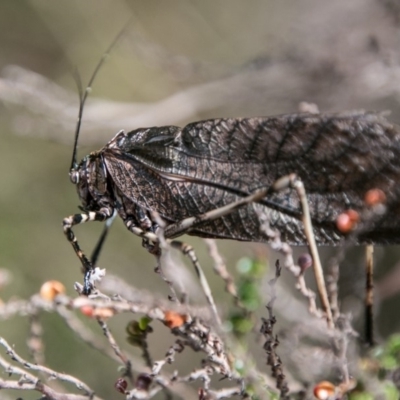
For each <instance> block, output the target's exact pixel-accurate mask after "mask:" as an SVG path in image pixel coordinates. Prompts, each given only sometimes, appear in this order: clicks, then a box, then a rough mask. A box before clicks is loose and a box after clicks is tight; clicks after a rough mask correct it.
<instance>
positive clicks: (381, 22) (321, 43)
mask: <svg viewBox="0 0 400 400" xmlns="http://www.w3.org/2000/svg"><path fill="white" fill-rule="evenodd" d="M129 19H131V22H130V24H129V26H128V27H127V28H126V31H125V33H124V35H123V36H122V37H121V39H120V40H119V41H118V43H117V45H116V47H115V48H114V49H113V50H112V52H111V54H110V57H109V59H108V60H107V62H106V63H105V65H104V66H103V67H102V69H101V71H100V73H99V75H98V77H97V78H96V81H95V83H94V85H93V90H92V93H91V95H90V97H89V100H88V102H87V106H86V108H85V111H84V116H83V125H82V131H81V146H80V148H79V158H81V157H83V156H84V155H86V154H88V153H89V152H90V151H92V150H95V149H98V148H101V147H102V146H104V145H105V143H107V141H108V140H109V139H111V138H112V137H113V136H114V134H115V133H116V132H117V131H119V130H120V129H124V130H126V131H129V130H132V129H135V128H138V127H141V126H152V125H164V124H177V125H179V124H185V123H187V122H191V121H195V120H198V119H204V118H212V117H225V116H226V117H227V116H233V117H239V116H242V117H243V116H256V115H258V116H260V115H273V114H279V113H293V112H296V111H297V110H298V106H299V103H300V102H302V101H307V102H312V103H316V104H317V105H318V107H319V108H320V110H321V111H346V110H354V109H367V110H374V111H386V110H389V111H391V115H390V117H389V119H390V120H391V121H393V122H398V123H399V122H400V50H399V49H400V30H399V26H400V6H399V5H398V3H397V1H390V0H381V1H379V0H353V1H351V2H349V1H347V0H336V1H335V2H320V1H318V0H303V1H296V2H292V1H285V0H283V1H279V2H277V1H274V0H271V1H269V0H268V1H267V0H249V1H246V2H243V1H239V0H230V1H229V2H226V1H219V0H217V1H216V0H212V1H210V0H203V1H201V2H196V1H190V0H182V1H179V0H176V1H169V0H168V1H165V0H158V1H156V0H149V1H146V2H143V1H133V0H129V1H116V0H113V1H102V2H98V1H96V0H86V1H84V2H82V1H79V0H76V1H73V0H68V1H67V0H60V1H57V2H49V1H45V0H43V1H41V0H35V1H26V0H25V1H22V0H21V1H18V2H16V1H2V2H1V3H0V48H1V52H0V116H1V119H0V124H1V125H0V183H1V189H0V268H3V269H6V270H8V271H9V273H10V274H11V279H12V281H11V283H10V284H9V285H8V286H5V287H4V288H2V290H1V292H0V295H1V298H2V299H3V301H7V300H9V299H10V298H29V296H31V295H32V294H34V293H36V292H37V291H38V290H39V288H40V286H41V284H42V283H43V282H44V281H46V280H49V279H57V280H60V281H61V282H63V283H64V284H65V285H66V287H67V288H68V289H67V290H68V293H69V294H70V295H73V283H74V282H75V281H81V274H80V270H79V262H78V260H77V258H76V256H75V254H74V252H73V250H72V249H71V246H70V245H69V244H68V242H67V241H66V239H65V238H64V235H63V232H62V228H61V221H62V219H63V218H64V217H66V216H68V215H71V214H73V213H75V212H78V208H77V206H78V205H79V199H78V197H77V194H76V190H75V188H74V187H73V185H71V184H70V182H69V178H68V170H69V166H70V161H71V153H72V140H73V134H74V129H75V122H76V117H77V113H78V106H79V102H78V90H77V87H76V84H75V82H74V79H73V77H72V75H73V71H75V70H77V71H78V72H79V75H80V77H81V79H82V82H83V85H84V86H85V83H86V82H87V81H88V80H89V78H90V76H91V74H92V72H93V70H94V68H95V66H96V64H97V63H98V61H99V59H100V57H101V56H102V54H103V53H104V51H105V50H106V49H107V47H108V46H109V44H110V43H111V42H112V41H113V40H114V38H115V37H116V36H117V34H118V33H119V32H120V30H121V29H122V27H123V26H124V25H125V24H126V23H127V21H128V20H129ZM101 228H102V226H101V225H100V224H97V223H93V224H86V225H84V226H79V227H78V228H76V230H75V233H76V235H77V237H78V240H79V242H80V243H81V245H82V247H83V248H84V249H85V250H86V251H87V252H88V253H90V251H91V249H92V248H93V246H94V244H95V243H96V240H97V238H98V236H99V234H100V232H101ZM186 239H187V241H188V242H190V243H191V244H193V245H194V247H195V248H196V250H197V252H198V256H199V258H200V260H201V261H202V263H203V265H204V268H205V270H206V273H207V275H208V276H209V279H210V282H211V285H212V288H213V289H214V291H215V293H216V297H217V301H218V302H219V303H220V304H222V306H223V307H226V308H227V307H228V306H229V304H230V303H229V304H228V302H230V300H229V298H228V297H227V296H226V295H225V294H224V293H223V283H222V282H221V281H220V280H219V279H216V278H215V276H214V274H213V272H212V270H211V265H210V259H209V257H208V255H207V251H206V248H205V245H204V243H203V242H202V241H201V240H198V239H195V238H185V240H186ZM219 245H220V250H221V253H222V254H223V255H224V256H225V257H226V262H227V264H228V266H229V268H230V270H231V271H232V273H234V274H235V265H236V263H237V261H238V260H239V259H240V258H241V257H243V256H249V255H250V256H251V255H252V254H253V253H254V252H255V251H256V252H260V251H262V252H264V253H265V254H266V256H267V258H268V257H269V258H270V259H271V260H274V259H275V258H276V257H277V256H276V255H273V254H270V253H269V251H268V249H267V248H265V246H263V247H262V250H260V248H259V247H257V245H255V244H243V243H233V242H227V241H226V242H221V243H220V244H219ZM303 251H304V249H295V253H296V254H300V253H301V252H303ZM336 254H337V250H336V249H322V255H323V260H324V262H326V263H328V262H329V260H330V259H331V257H333V256H334V255H336ZM399 256H400V252H399V249H398V248H396V247H385V248H377V249H376V277H377V289H378V294H377V296H378V299H377V300H378V301H377V306H376V318H377V335H378V338H385V337H386V336H387V335H389V334H390V333H393V332H395V331H397V330H398V329H399V327H400V320H399V318H398V312H397V311H396V310H398V307H399V300H400V297H399V295H398V292H399V290H400V279H397V278H395V276H396V275H393V274H396V271H397V269H396V266H395V264H396V261H397V260H398V259H399ZM363 257H364V255H363V250H362V249H348V250H347V251H346V253H345V254H344V255H342V256H341V258H340V272H341V278H340V296H341V301H342V305H343V307H344V309H345V310H346V311H350V312H352V313H353V314H354V318H355V325H356V326H357V328H359V329H360V330H361V329H362V326H363V325H362V316H363V314H362V313H363V311H362V301H363V296H364V294H363V287H364V270H363V268H364V261H363ZM99 265H100V266H101V267H103V268H107V271H108V272H112V273H113V274H116V275H119V276H120V277H123V278H124V280H125V281H126V282H128V283H130V284H132V285H135V286H137V287H139V288H143V289H148V290H151V291H152V292H153V293H155V292H159V293H160V295H161V296H164V297H165V295H166V294H167V293H168V290H167V287H166V285H165V284H164V283H163V282H162V281H161V279H160V277H159V276H158V275H156V274H154V272H153V270H154V267H155V260H154V258H153V257H152V256H150V255H149V254H148V253H147V252H146V250H145V249H143V248H142V247H141V241H140V240H139V239H138V238H136V237H134V236H133V235H131V234H129V233H128V232H127V231H126V229H125V227H124V226H123V224H122V222H121V221H119V220H117V221H116V223H115V224H114V226H113V228H112V232H111V234H110V237H109V240H108V241H107V243H106V245H105V248H104V251H103V253H102V256H101V259H100V262H99ZM398 275H399V276H400V273H399V274H398ZM309 278H310V285H313V279H312V276H311V275H310V277H309ZM284 281H285V282H284ZM284 281H282V285H283V286H285V285H286V286H287V291H286V292H283V294H282V295H281V297H279V300H280V302H279V305H277V307H278V309H279V310H280V311H281V312H284V311H285V310H286V311H287V310H290V309H291V305H292V303H294V302H297V303H298V302H299V299H298V298H297V299H296V296H297V295H296V294H292V293H291V289H290V287H292V286H293V279H292V278H291V277H290V276H285V277H284ZM194 292H196V291H195V290H194ZM297 297H298V296H297ZM195 299H196V301H200V302H203V301H204V300H203V299H202V295H201V293H200V292H199V294H198V295H197V297H196V294H195ZM224 302H226V304H224ZM297 303H296V304H297ZM303 307H305V305H304V304H303ZM293 314H295V313H293V312H292V313H288V315H286V316H285V317H283V319H284V320H285V321H286V324H287V326H290V324H291V323H292V322H293V321H294V320H295V318H296V316H295V315H293ZM124 318H125V319H124ZM126 322H127V318H126V317H121V318H120V319H118V318H116V319H115V322H113V323H114V325H113V326H112V329H113V330H114V333H115V335H116V336H117V338H118V339H119V340H121V341H123V340H124V336H125V334H124V325H125V324H126ZM87 324H88V325H91V327H92V328H93V329H95V330H96V329H98V327H97V326H96V324H95V323H94V322H93V321H89V322H87ZM43 325H44V328H45V333H44V338H45V342H46V345H47V349H46V355H47V363H48V364H49V365H50V366H51V367H52V368H54V369H56V370H62V371H64V372H68V373H71V374H76V375H77V376H79V377H80V378H81V379H82V380H83V381H85V382H87V383H88V384H89V385H91V386H92V387H95V389H96V392H97V393H98V394H99V395H101V396H103V397H104V398H111V397H113V396H114V394H115V391H114V389H113V387H112V385H113V382H114V379H113V378H114V377H117V376H118V372H117V365H110V364H111V363H110V362H109V360H108V359H105V358H104V357H103V356H102V355H100V354H98V353H96V352H95V351H94V350H91V349H88V348H87V347H86V346H85V345H83V344H82V343H81V342H80V341H79V340H78V339H76V337H74V335H73V334H72V333H71V332H70V331H69V330H67V329H66V328H65V325H64V323H63V321H61V320H60V318H59V317H57V316H56V315H44V322H43ZM158 328H159V329H158V330H157V332H156V333H155V334H154V339H152V340H153V341H154V342H153V345H154V348H153V349H154V352H155V354H156V355H157V352H159V356H160V357H162V356H163V352H164V350H165V348H166V347H167V345H168V343H172V342H173V338H172V337H168V335H165V332H166V331H165V329H166V328H163V327H161V326H159V327H158ZM27 329H28V323H27V321H26V320H25V319H23V318H14V319H11V320H7V321H4V322H3V321H1V322H0V334H1V335H3V336H4V337H5V338H7V339H8V340H10V342H11V343H12V344H14V345H15V348H16V349H19V350H20V352H21V354H24V351H23V349H24V342H25V340H26V337H27ZM61 346H62V347H61ZM66 350H68V351H67V352H66ZM133 351H134V350H133ZM25 355H26V353H25ZM156 358H157V357H156ZM94 363H96V364H94ZM92 365H96V368H92V367H91V366H92ZM178 365H179V364H178ZM182 365H184V363H183V364H182ZM110 376H111V377H113V378H112V379H111V378H109V377H110ZM15 396H16V394H14V397H15ZM30 396H31V397H30ZM14 397H11V398H14ZM37 397H38V396H35V395H33V394H26V396H24V399H31V398H32V399H33V398H37Z"/></svg>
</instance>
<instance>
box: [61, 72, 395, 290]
mask: <svg viewBox="0 0 400 400" xmlns="http://www.w3.org/2000/svg"><path fill="white" fill-rule="evenodd" d="M99 65H101V64H99ZM99 65H98V67H97V68H96V72H97V70H98V68H99ZM94 76H95V74H94V75H93V77H92V79H91V81H90V84H89V87H90V86H91V83H92V82H93V79H94ZM87 93H88V90H87V91H86V93H85V94H84V95H83V96H82V97H81V98H82V99H81V105H80V112H79V119H78V125H77V129H76V135H75V145H74V151H73V158H72V164H71V169H70V179H71V182H72V183H73V184H75V185H76V186H77V190H78V194H79V198H80V201H81V204H82V207H81V208H82V210H83V212H82V213H79V214H75V215H71V216H70V217H68V218H65V219H64V221H63V227H64V232H65V234H66V237H67V239H68V241H69V242H70V243H71V244H72V246H73V248H74V250H75V252H76V254H77V255H78V257H79V259H80V261H81V263H82V265H83V268H84V271H85V280H84V288H83V293H84V294H89V293H90V291H91V290H92V283H91V282H90V274H91V272H92V270H93V265H92V263H91V262H90V261H89V259H88V258H87V257H86V256H85V254H84V253H83V252H82V250H81V249H80V246H79V244H78V241H77V239H76V237H75V235H74V233H73V231H72V227H73V226H74V225H77V224H80V223H84V222H87V221H105V220H108V219H110V218H111V217H112V216H113V214H114V212H117V213H118V215H119V216H120V217H121V218H122V220H123V222H124V224H125V226H126V227H127V228H128V230H130V231H131V232H133V233H134V234H136V235H138V236H141V237H142V238H143V239H144V243H145V244H146V245H147V247H148V248H149V249H150V250H152V251H154V249H155V247H154V245H153V244H156V243H157V236H156V232H157V229H158V228H159V226H158V223H157V220H156V219H155V218H154V215H153V213H152V211H156V212H157V213H158V215H159V216H161V218H162V219H163V220H164V221H165V222H166V228H165V237H166V238H175V237H177V236H179V235H180V234H182V233H188V234H190V235H195V236H200V237H208V238H225V239H235V240H243V241H257V242H266V241H268V237H267V236H266V235H265V233H263V231H262V229H260V218H259V213H260V212H262V213H264V214H265V216H266V217H267V219H268V221H269V224H270V226H271V227H272V228H275V229H277V230H279V231H280V232H281V235H282V238H283V240H285V241H287V242H288V243H291V244H295V245H300V244H304V243H305V236H304V233H303V227H302V222H301V215H302V210H301V205H300V201H299V198H298V195H297V194H296V192H295V190H294V189H292V188H290V187H289V188H287V189H285V190H282V191H274V190H272V188H273V184H274V182H276V181H277V180H278V179H279V178H281V177H283V176H285V175H288V174H292V173H294V174H296V175H297V176H298V177H299V178H300V179H301V180H302V181H303V183H304V186H305V188H306V191H307V198H308V202H309V207H310V215H311V219H312V223H313V227H314V234H315V238H316V242H317V243H318V244H320V245H337V244H339V243H340V241H341V240H342V239H343V234H342V233H341V232H340V231H339V230H338V229H337V227H336V219H337V217H338V215H340V214H341V213H342V212H343V211H344V210H347V209H353V210H362V209H363V207H365V204H364V201H363V198H364V195H365V193H366V192H367V191H368V190H369V189H372V188H378V189H380V190H382V191H383V192H384V193H385V194H386V197H387V203H386V206H387V212H386V213H385V214H384V215H383V216H381V217H380V218H379V219H377V220H374V221H370V222H369V223H368V224H367V225H366V227H365V229H363V230H361V231H360V234H359V235H358V237H357V238H356V241H357V242H373V243H396V242H399V241H400V231H399V221H398V219H399V216H400V201H399V199H400V193H399V191H400V188H399V185H398V184H397V181H398V177H399V176H400V129H399V127H398V126H396V125H394V124H392V123H390V122H389V121H388V120H387V119H386V118H385V117H383V116H382V115H380V114H376V113H365V112H354V113H343V114H288V115H280V116H273V117H259V118H220V119H210V120H205V121H199V122H194V123H191V124H188V125H186V126H185V127H183V128H180V127H177V126H163V127H150V128H139V129H135V130H133V131H131V132H128V133H125V132H124V131H120V132H118V133H117V134H116V135H115V136H114V137H113V138H112V139H111V140H110V141H109V142H108V143H107V144H106V145H105V146H104V147H103V148H102V149H100V150H98V151H95V152H92V153H90V154H89V155H88V156H86V157H85V158H84V159H83V160H82V161H81V162H80V163H79V164H78V163H77V162H76V148H77V143H78V137H79V128H80V121H81V119H82V112H83V105H84V103H85V100H86V97H87ZM263 190H264V191H263ZM254 193H261V195H260V196H258V198H256V200H257V201H253V202H243V204H242V203H241V204H240V206H239V205H238V204H237V202H238V201H240V200H241V199H244V198H247V196H250V195H252V194H254Z"/></svg>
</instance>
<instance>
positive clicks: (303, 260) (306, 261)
mask: <svg viewBox="0 0 400 400" xmlns="http://www.w3.org/2000/svg"><path fill="white" fill-rule="evenodd" d="M297 264H298V265H299V267H300V269H301V272H302V273H303V272H304V271H305V270H306V269H308V268H310V267H311V266H312V264H313V259H312V257H311V255H310V254H308V253H304V254H301V255H300V256H299V258H298V259H297Z"/></svg>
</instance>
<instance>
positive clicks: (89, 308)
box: [80, 305, 94, 318]
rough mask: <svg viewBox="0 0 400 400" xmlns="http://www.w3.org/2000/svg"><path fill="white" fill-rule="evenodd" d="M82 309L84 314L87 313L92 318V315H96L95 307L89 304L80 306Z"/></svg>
mask: <svg viewBox="0 0 400 400" xmlns="http://www.w3.org/2000/svg"><path fill="white" fill-rule="evenodd" d="M80 310H81V313H82V314H83V315H86V316H87V317H89V318H92V317H93V316H94V308H93V307H92V306H89V305H87V306H82V307H81V308H80Z"/></svg>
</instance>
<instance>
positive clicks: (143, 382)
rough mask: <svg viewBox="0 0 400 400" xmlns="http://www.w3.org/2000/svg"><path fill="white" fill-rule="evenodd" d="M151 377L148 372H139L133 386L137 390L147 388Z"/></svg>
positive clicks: (151, 379) (151, 380)
mask: <svg viewBox="0 0 400 400" xmlns="http://www.w3.org/2000/svg"><path fill="white" fill-rule="evenodd" d="M151 382H153V378H152V377H151V376H150V375H149V374H144V373H143V374H140V375H139V376H138V377H137V379H136V384H135V387H136V389H139V390H146V391H147V390H149V386H150V385H151Z"/></svg>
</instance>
